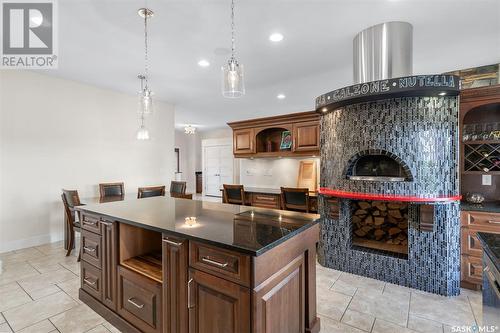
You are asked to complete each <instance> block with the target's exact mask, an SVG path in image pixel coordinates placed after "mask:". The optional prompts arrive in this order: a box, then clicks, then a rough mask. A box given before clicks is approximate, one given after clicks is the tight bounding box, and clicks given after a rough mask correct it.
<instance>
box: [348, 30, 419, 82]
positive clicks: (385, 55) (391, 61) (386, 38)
mask: <svg viewBox="0 0 500 333" xmlns="http://www.w3.org/2000/svg"><path fill="white" fill-rule="evenodd" d="M353 65H354V71H353V74H354V83H364V82H370V81H376V80H383V79H392V78H395V77H403V76H410V75H412V73H413V26H412V25H411V24H410V23H407V22H386V23H381V24H377V25H374V26H372V27H369V28H367V29H365V30H363V31H361V32H360V33H358V34H357V35H356V37H354V40H353Z"/></svg>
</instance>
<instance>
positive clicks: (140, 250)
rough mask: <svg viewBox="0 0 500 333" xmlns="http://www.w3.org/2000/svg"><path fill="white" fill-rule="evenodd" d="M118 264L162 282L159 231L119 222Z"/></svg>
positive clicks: (160, 238)
mask: <svg viewBox="0 0 500 333" xmlns="http://www.w3.org/2000/svg"><path fill="white" fill-rule="evenodd" d="M118 233H119V244H120V253H119V258H120V265H121V266H122V267H125V268H127V269H129V270H131V271H134V272H136V273H139V274H141V275H142V276H145V277H147V278H149V279H151V280H154V281H156V282H159V283H162V280H163V278H162V269H163V267H162V237H161V233H159V232H155V231H151V230H147V229H143V228H138V227H134V226H131V225H128V224H124V223H121V224H120V228H119V231H118Z"/></svg>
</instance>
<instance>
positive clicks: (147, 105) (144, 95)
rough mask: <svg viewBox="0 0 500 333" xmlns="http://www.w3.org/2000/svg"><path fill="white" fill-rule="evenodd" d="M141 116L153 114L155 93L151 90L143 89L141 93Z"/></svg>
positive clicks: (139, 111) (139, 109)
mask: <svg viewBox="0 0 500 333" xmlns="http://www.w3.org/2000/svg"><path fill="white" fill-rule="evenodd" d="M137 112H138V113H139V114H151V113H153V93H152V92H151V91H150V90H149V89H147V88H146V89H143V90H142V91H140V92H139V108H138V109H137Z"/></svg>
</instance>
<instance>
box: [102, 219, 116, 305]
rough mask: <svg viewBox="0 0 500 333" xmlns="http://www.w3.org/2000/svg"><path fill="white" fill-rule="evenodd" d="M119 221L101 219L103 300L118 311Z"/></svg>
mask: <svg viewBox="0 0 500 333" xmlns="http://www.w3.org/2000/svg"><path fill="white" fill-rule="evenodd" d="M117 228H118V223H117V222H109V221H101V235H102V236H101V244H102V246H101V248H102V258H101V260H102V302H103V304H104V305H106V306H107V307H109V308H110V309H112V310H115V311H116V306H117V295H116V294H117V291H116V281H117V280H116V268H117V264H118V251H117V246H118V243H117V238H118V231H117Z"/></svg>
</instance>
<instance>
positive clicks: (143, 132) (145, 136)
mask: <svg viewBox="0 0 500 333" xmlns="http://www.w3.org/2000/svg"><path fill="white" fill-rule="evenodd" d="M136 138H137V140H140V141H145V140H149V131H148V129H147V128H146V125H145V124H144V113H143V114H142V115H141V126H140V127H139V129H138V130H137V133H136Z"/></svg>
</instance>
